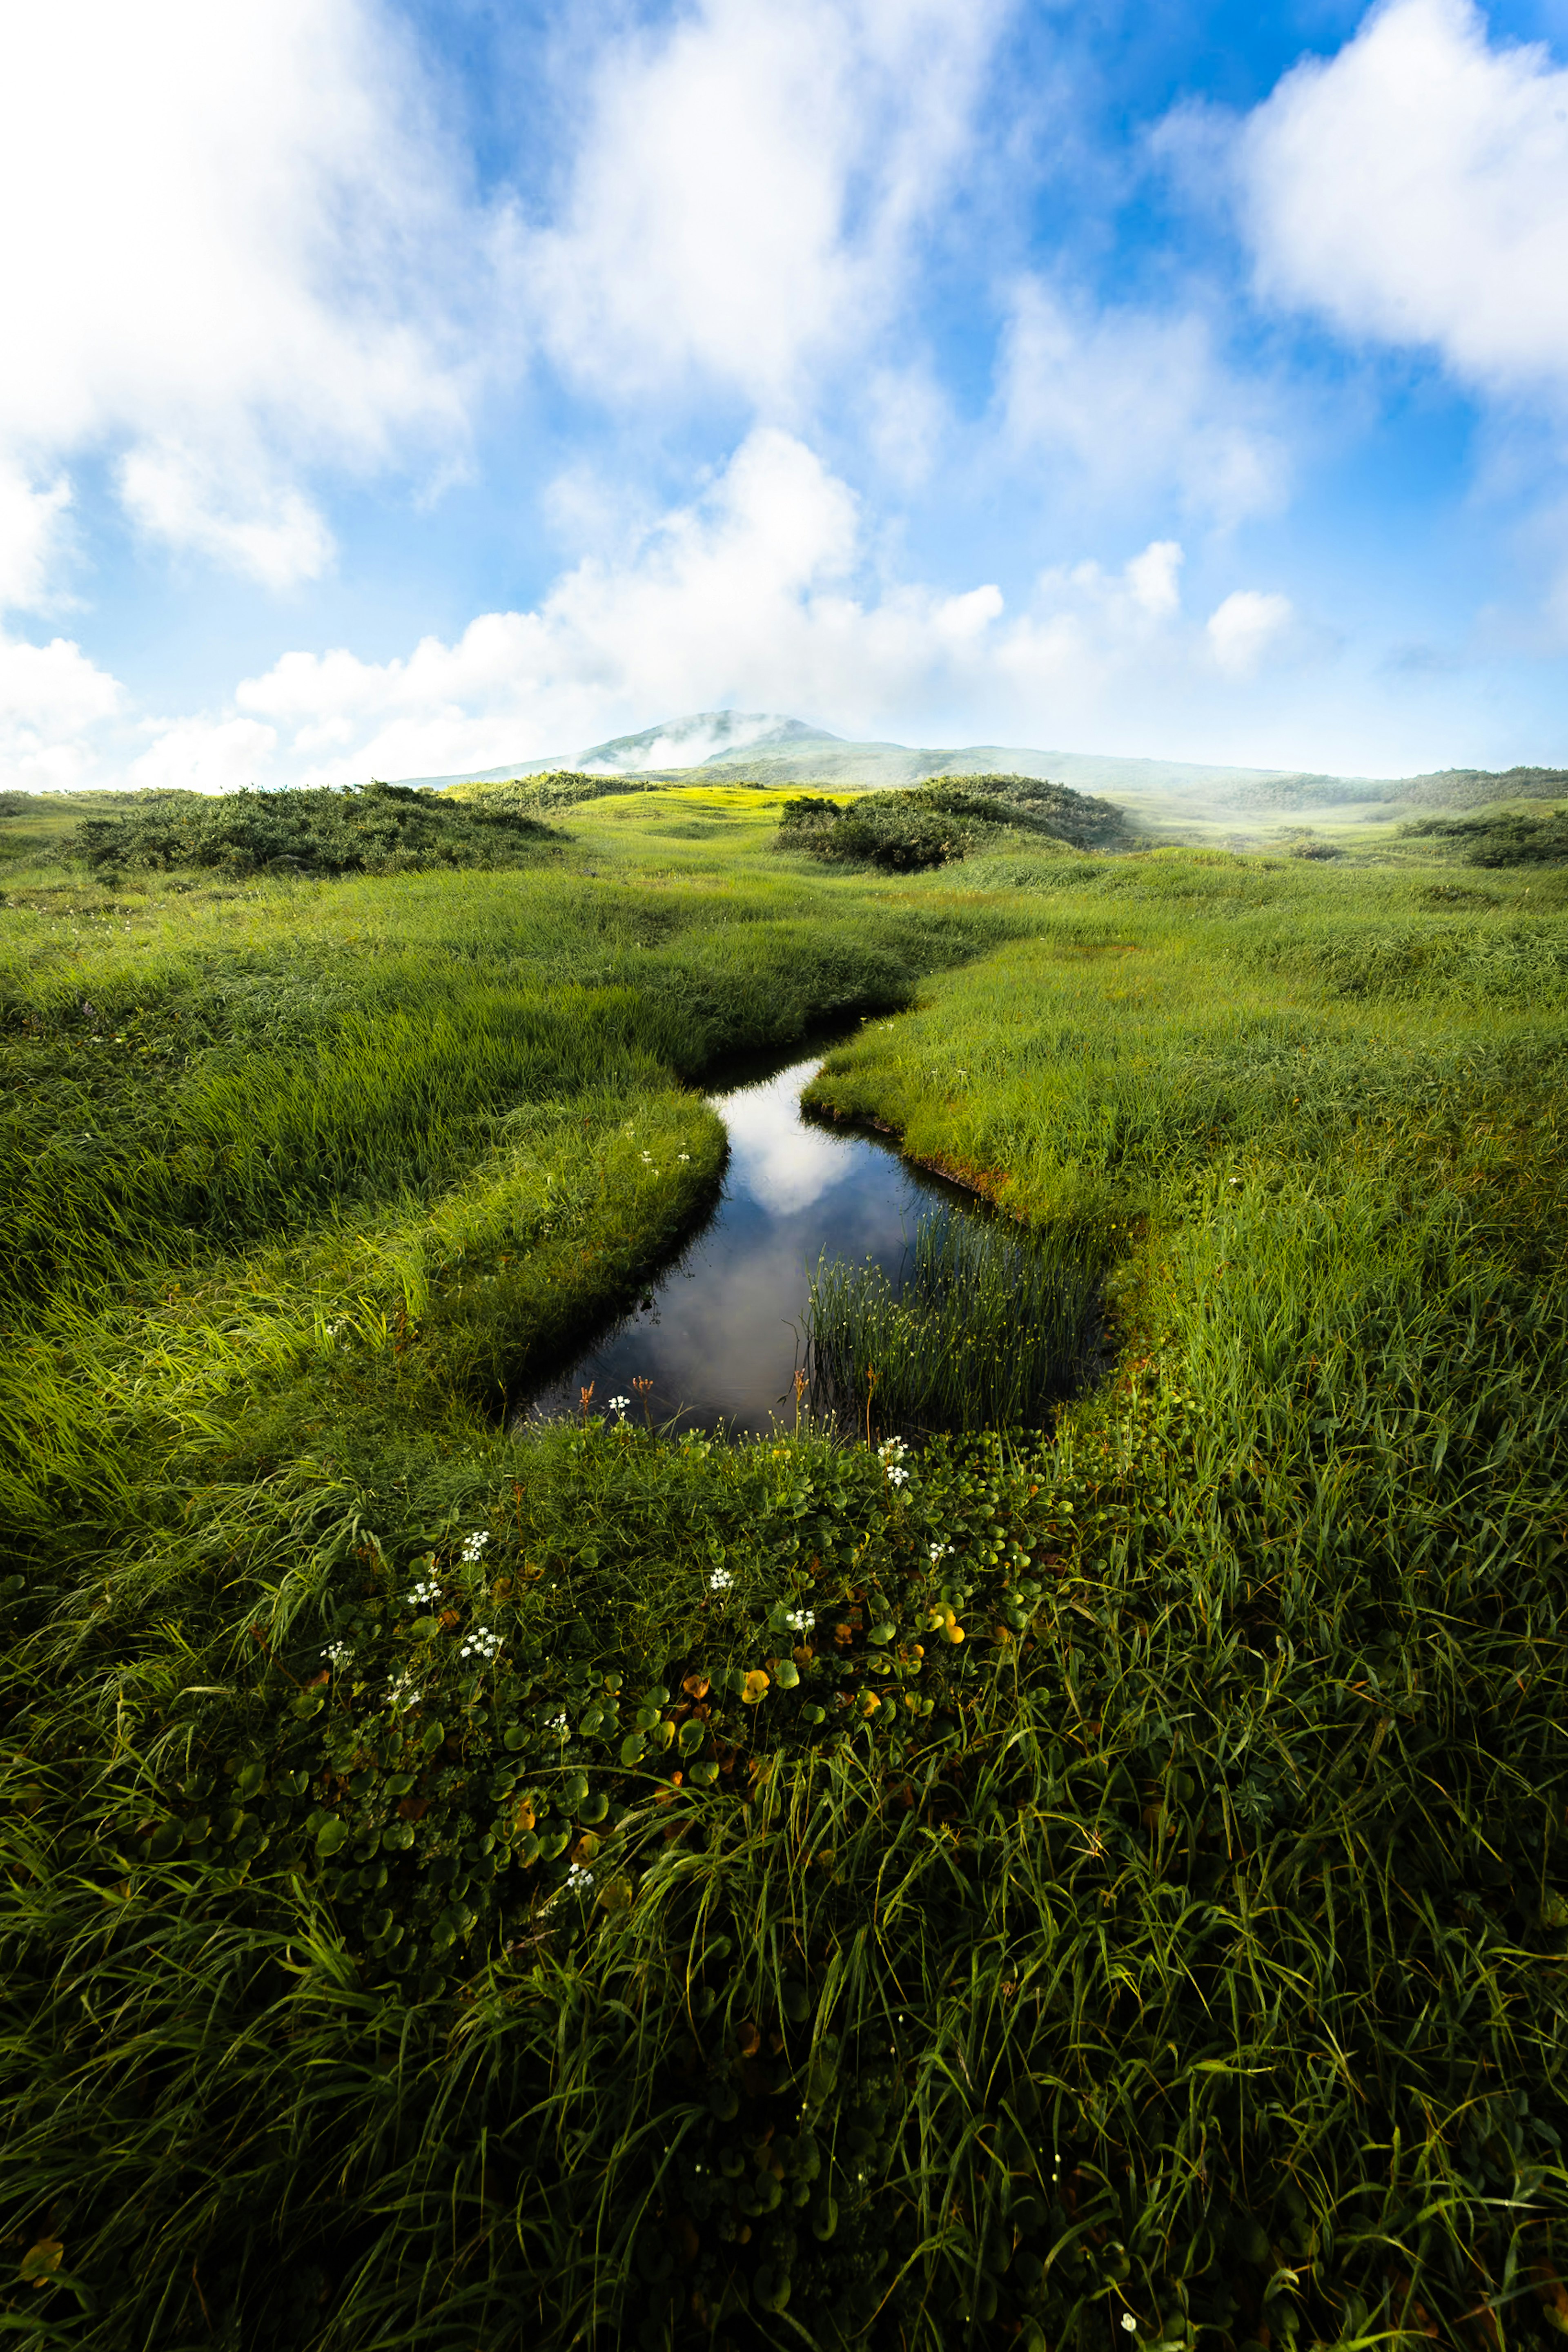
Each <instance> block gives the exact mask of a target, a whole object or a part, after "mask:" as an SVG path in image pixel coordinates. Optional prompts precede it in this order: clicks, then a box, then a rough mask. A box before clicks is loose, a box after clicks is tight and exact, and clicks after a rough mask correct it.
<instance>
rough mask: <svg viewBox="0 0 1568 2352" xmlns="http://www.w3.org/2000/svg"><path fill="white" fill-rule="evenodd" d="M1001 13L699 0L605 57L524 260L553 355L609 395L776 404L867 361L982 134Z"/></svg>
mask: <svg viewBox="0 0 1568 2352" xmlns="http://www.w3.org/2000/svg"><path fill="white" fill-rule="evenodd" d="M1002 15H1003V5H1002V0H697V5H695V6H694V7H693V8H692V9H691V10H690V11H688V12H684V13H682V14H680V15H678V16H676V17H675V18H674V22H673V24H667V25H665V26H661V27H660V29H659V30H658V31H657V32H650V33H647V34H644V35H643V36H642V37H637V38H634V37H630V36H623V37H622V38H621V39H619V40H618V41H616V42H615V43H613V44H611V45H606V47H604V49H603V50H602V52H601V56H600V58H599V60H598V62H597V66H596V68H595V70H594V72H593V75H592V79H591V88H590V92H589V97H588V110H587V111H588V120H587V125H586V129H585V132H584V136H583V139H582V142H581V145H580V150H579V152H578V155H577V158H576V163H575V168H574V172H573V174H572V178H571V181H570V188H569V191H568V194H567V197H566V201H565V205H564V207H563V212H562V216H561V218H560V219H559V222H557V223H556V224H555V225H553V226H551V227H549V229H547V230H545V231H543V232H541V233H539V234H538V235H537V236H534V237H533V238H531V239H530V240H528V243H527V246H526V248H525V254H526V259H525V268H526V272H527V275H528V280H529V283H530V285H531V289H532V298H533V302H534V305H535V308H536V310H537V313H538V318H539V320H540V326H541V331H542V333H543V335H544V337H545V340H546V341H547V342H548V344H549V348H550V350H551V351H552V352H553V353H554V354H555V356H556V357H557V359H558V360H559V362H561V363H562V364H563V365H564V366H565V367H566V368H567V369H568V370H569V371H570V372H571V373H573V374H575V375H576V376H577V377H578V378H579V379H580V381H583V382H585V383H591V384H592V385H593V386H594V388H595V389H596V390H597V391H599V392H601V393H602V394H608V395H609V396H611V397H612V398H615V399H619V400H623V399H627V398H641V397H643V396H644V395H645V394H647V392H648V391H649V390H650V389H651V388H662V387H667V386H671V385H679V384H681V383H683V382H684V381H685V380H686V379H687V378H706V379H708V380H710V381H713V382H715V383H719V384H722V385H725V386H728V387H733V388H735V389H737V390H738V391H739V392H741V393H742V394H745V395H746V396H747V398H748V399H750V400H751V401H753V402H755V403H756V404H758V405H759V406H760V407H761V408H763V409H764V410H765V411H770V412H773V413H776V414H777V413H781V412H783V411H785V410H788V409H789V408H791V407H793V406H795V405H796V404H798V403H799V402H800V399H801V397H802V395H803V394H804V393H805V392H806V390H807V379H808V374H809V372H810V370H811V368H812V367H813V366H814V365H816V364H820V363H821V362H823V361H824V360H825V359H827V358H830V357H831V356H832V355H834V354H837V353H842V352H845V351H847V350H852V349H860V348H862V347H863V346H864V345H865V343H866V342H867V341H868V340H869V339H870V338H872V337H873V336H874V334H875V332H876V331H877V329H878V327H879V326H881V325H882V324H883V323H885V321H886V320H887V318H888V316H889V314H890V310H891V309H892V307H893V306H894V304H895V303H896V301H897V299H898V297H899V295H900V293H901V292H902V291H903V290H904V284H905V280H906V272H907V268H908V262H909V256H910V239H911V233H912V231H913V230H914V229H915V226H916V225H917V224H918V223H920V222H921V221H922V220H923V219H925V218H927V217H929V215H931V214H932V213H933V212H934V211H935V210H936V207H937V206H939V205H941V203H942V202H943V200H944V198H945V196H946V194H947V191H948V189H949V186H950V184H951V179H952V174H953V171H954V168H955V166H956V163H957V161H958V160H959V158H960V156H961V155H962V154H963V152H964V151H965V149H966V148H967V144H968V142H969V140H970V138H971V135H972V125H971V120H970V117H971V110H972V109H973V106H974V102H975V99H976V96H977V89H978V84H979V77H980V74H981V71H982V68H983V67H984V64H985V62H986V58H987V56H988V51H989V47H990V45H991V42H992V40H993V38H994V36H995V33H996V30H997V28H998V25H999V23H1000V21H1001V17H1002Z"/></svg>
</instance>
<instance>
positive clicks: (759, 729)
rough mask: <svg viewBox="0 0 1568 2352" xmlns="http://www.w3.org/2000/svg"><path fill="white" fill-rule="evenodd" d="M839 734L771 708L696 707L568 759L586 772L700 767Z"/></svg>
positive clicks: (830, 740) (628, 772)
mask: <svg viewBox="0 0 1568 2352" xmlns="http://www.w3.org/2000/svg"><path fill="white" fill-rule="evenodd" d="M839 740H840V738H839V737H838V736H836V735H830V734H828V733H827V731H826V730H825V729H823V728H821V727H808V726H807V725H806V723H805V722H804V720H803V719H787V718H785V717H784V716H783V715H782V713H780V712H779V711H774V710H696V711H693V712H692V713H691V715H690V716H689V717H688V718H685V719H665V720H664V721H663V722H662V724H660V725H659V726H657V727H645V728H644V729H643V731H642V733H641V734H640V735H612V737H611V738H610V740H609V741H608V742H606V743H594V744H591V745H590V747H589V749H588V750H587V751H580V752H579V753H578V755H577V757H576V759H575V760H574V761H572V765H573V767H574V768H577V769H579V770H580V772H581V773H583V774H584V775H589V776H592V775H606V774H609V775H641V774H643V773H644V772H646V771H648V770H650V769H654V768H700V767H701V766H702V765H703V764H704V762H705V761H708V760H732V759H734V758H736V757H737V754H739V753H741V752H744V751H758V750H762V749H764V748H766V749H768V750H772V749H774V748H775V747H778V748H782V747H783V746H784V745H786V744H791V743H819V742H820V743H836V742H838V741H839Z"/></svg>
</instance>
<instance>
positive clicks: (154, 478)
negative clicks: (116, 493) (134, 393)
mask: <svg viewBox="0 0 1568 2352" xmlns="http://www.w3.org/2000/svg"><path fill="white" fill-rule="evenodd" d="M266 470H267V469H266V468H265V467H256V468H255V469H254V470H252V469H247V471H250V478H246V476H245V475H244V474H242V476H241V478H240V480H239V481H238V482H236V481H235V479H234V476H233V472H232V469H228V468H225V467H219V466H216V465H214V463H212V462H211V460H210V459H208V458H205V457H201V458H198V457H193V455H192V453H191V452H190V451H189V450H185V449H172V448H168V447H145V446H144V447H142V448H140V449H133V450H131V453H130V454H129V456H128V457H125V458H124V460H123V461H122V462H121V465H120V498H121V499H122V500H123V502H124V505H125V509H126V511H127V513H128V514H130V515H131V518H132V520H134V521H136V522H138V523H140V524H141V528H142V530H144V531H146V532H147V533H148V535H149V536H150V537H151V538H153V539H161V540H162V541H164V542H165V543H166V544H167V545H168V546H171V547H184V548H190V549H192V550H193V551H196V552H198V553H200V554H203V555H210V556H213V557H214V558H215V559H216V560H217V561H218V562H222V563H225V564H227V565H229V566H230V567H231V568H232V569H233V570H235V571H236V572H248V573H249V575H250V577H251V578H252V579H254V580H259V581H260V582H261V583H263V585H264V586H266V587H268V588H288V587H291V586H292V585H293V584H294V583H295V582H296V581H297V580H313V579H315V578H316V576H317V574H318V573H319V572H323V571H324V570H325V569H326V567H327V564H328V562H329V560H330V558H331V553H332V535H331V533H330V531H329V530H328V528H327V525H326V523H325V522H324V521H323V520H322V519H321V517H320V515H319V513H318V512H317V510H316V509H315V508H314V507H313V506H312V505H311V503H310V501H309V499H307V498H306V497H305V496H304V495H303V494H302V492H300V491H299V490H298V489H295V488H291V487H289V486H288V485H287V484H283V483H267V481H266V480H265V473H266ZM256 474H261V475H262V476H263V477H264V478H262V479H259V480H258V479H256V478H255V476H256ZM236 490H237V491H238V493H239V495H238V497H237V498H236V496H235V492H236Z"/></svg>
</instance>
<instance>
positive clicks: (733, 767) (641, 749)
mask: <svg viewBox="0 0 1568 2352" xmlns="http://www.w3.org/2000/svg"><path fill="white" fill-rule="evenodd" d="M563 768H564V769H573V770H576V771H577V772H580V773H581V774H585V775H605V776H645V777H647V778H649V779H650V780H651V781H664V780H668V781H669V782H677V781H680V780H682V779H685V780H686V781H688V782H689V781H691V780H692V779H693V778H695V777H696V776H700V777H701V778H702V779H703V780H704V781H705V782H708V781H711V782H715V783H761V784H796V783H801V784H803V783H818V784H863V785H869V786H872V787H873V788H874V787H878V786H881V787H891V786H898V785H907V784H918V783H923V782H925V781H926V780H927V779H928V778H930V777H933V776H978V775H995V774H1008V775H1017V776H1040V777H1049V778H1051V781H1052V782H1057V783H1062V784H1068V785H1071V787H1072V789H1073V790H1074V791H1075V792H1082V793H1102V794H1103V793H1114V794H1118V795H1120V796H1121V797H1123V798H1124V799H1129V800H1131V801H1132V802H1133V803H1147V802H1155V801H1164V802H1169V801H1171V800H1176V801H1180V802H1183V803H1187V804H1188V805H1189V806H1190V807H1191V809H1192V811H1193V813H1194V814H1197V813H1198V812H1199V811H1201V810H1203V809H1205V808H1210V809H1221V810H1249V809H1253V810H1265V809H1272V810H1286V809H1300V810H1302V811H1306V810H1311V809H1314V808H1316V809H1328V808H1339V809H1348V808H1354V807H1357V806H1366V807H1368V808H1372V807H1376V806H1379V805H1382V804H1385V803H1390V802H1409V803H1413V804H1416V805H1420V806H1443V807H1461V806H1472V805H1479V803H1483V802H1486V801H1488V800H1496V799H1501V798H1509V797H1513V798H1530V799H1534V798H1539V797H1542V796H1543V795H1544V796H1548V797H1551V796H1555V795H1561V794H1563V793H1564V792H1565V791H1568V772H1564V771H1563V770H1562V769H1557V768H1513V769H1509V770H1506V771H1503V772H1495V773H1494V772H1489V771H1487V770H1483V769H1472V768H1453V769H1444V770H1442V771H1440V772H1437V773H1434V774H1430V775H1425V776H1407V777H1388V776H1381V777H1379V776H1332V775H1322V774H1319V773H1316V772H1307V771H1305V770H1301V769H1293V768H1245V767H1228V766H1225V765H1223V764H1221V763H1219V762H1205V761H1190V760H1155V759H1145V758H1133V757H1123V756H1121V755H1119V754H1117V753H1114V752H1105V751H1037V750H1032V749H1030V748H1027V747H1024V746H1020V745H1019V744H1016V743H969V744H965V745H963V746H962V747H961V748H959V749H956V750H943V749H939V748H934V747H930V746H916V745H910V744H905V743H888V742H875V741H873V742H857V741H854V740H850V739H849V738H846V737H844V736H842V735H834V734H832V733H831V732H830V730H828V729H827V728H825V727H816V726H812V725H811V724H810V723H809V722H808V721H807V720H804V719H790V718H788V717H786V716H784V715H783V714H782V713H779V712H777V711H756V710H754V711H746V710H698V711H694V712H692V713H690V714H689V715H688V716H687V717H685V718H684V719H664V720H663V721H661V722H660V724H659V725H657V726H654V727H646V728H644V729H643V730H642V732H641V733H639V734H635V735H614V736H612V737H611V738H610V739H609V740H607V741H605V742H602V743H591V744H588V745H586V746H585V747H584V748H583V749H581V750H580V751H568V752H558V753H554V754H551V755H550V756H549V757H548V758H544V759H532V760H513V761H503V762H502V763H501V764H500V765H499V766H498V767H494V768H481V769H477V770H465V771H464V772H460V773H457V774H455V775H449V776H405V777H402V778H400V779H399V780H398V781H400V782H403V783H406V784H423V785H432V786H440V785H444V784H458V783H483V784H495V783H506V782H509V781H510V779H511V778H513V777H515V776H536V775H545V774H549V772H552V771H554V770H558V769H563Z"/></svg>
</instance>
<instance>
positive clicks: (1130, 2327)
mask: <svg viewBox="0 0 1568 2352" xmlns="http://www.w3.org/2000/svg"><path fill="white" fill-rule="evenodd" d="M1122 2325H1123V2326H1124V2328H1125V2329H1126V2331H1127V2333H1128V2335H1129V2336H1135V2335H1136V2334H1137V2332H1138V2323H1137V2321H1136V2320H1135V2319H1134V2316H1133V2315H1132V2313H1131V2312H1130V2311H1124V2313H1123V2314H1122Z"/></svg>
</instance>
